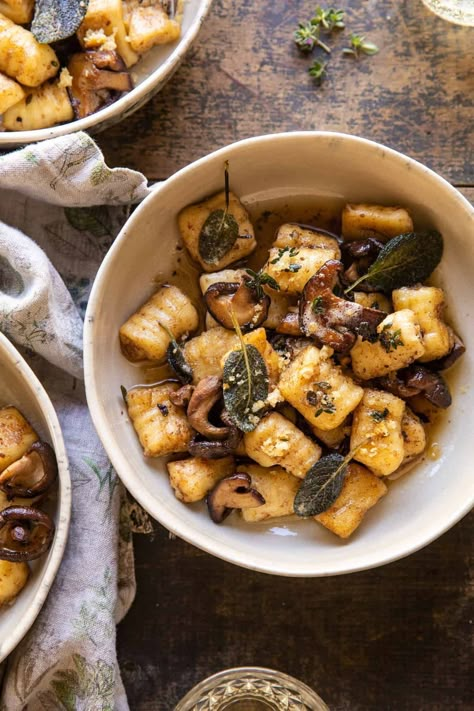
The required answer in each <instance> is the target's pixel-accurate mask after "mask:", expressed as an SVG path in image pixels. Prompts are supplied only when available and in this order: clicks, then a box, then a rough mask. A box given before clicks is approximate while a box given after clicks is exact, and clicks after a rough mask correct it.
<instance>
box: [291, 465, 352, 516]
mask: <svg viewBox="0 0 474 711" xmlns="http://www.w3.org/2000/svg"><path fill="white" fill-rule="evenodd" d="M348 463H349V462H348V458H347V457H345V458H344V457H343V456H342V455H341V454H328V455H327V456H326V457H322V458H321V459H320V460H319V461H318V462H316V464H313V466H312V467H311V469H309V471H308V473H307V474H306V477H305V479H304V481H303V483H302V485H301V486H300V488H299V490H298V493H297V494H296V497H295V503H294V511H295V514H297V515H298V516H317V515H318V514H320V513H323V511H327V509H328V508H330V506H332V505H333V503H334V502H335V501H336V499H337V497H338V496H339V494H340V493H341V489H342V485H343V483H344V478H345V476H346V471H347V465H348Z"/></svg>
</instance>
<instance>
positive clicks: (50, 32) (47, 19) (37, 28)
mask: <svg viewBox="0 0 474 711" xmlns="http://www.w3.org/2000/svg"><path fill="white" fill-rule="evenodd" d="M88 4H89V2H88V0H81V2H78V1H77V0H36V3H35V15H34V17H33V22H32V23H31V32H32V33H33V34H34V36H35V37H36V39H37V40H38V42H42V43H44V44H50V43H51V42H58V41H59V40H63V39H66V38H67V37H72V35H73V34H74V33H75V31H76V30H77V28H78V27H79V25H80V24H81V22H82V20H83V19H84V17H85V14H86V12H87V6H88Z"/></svg>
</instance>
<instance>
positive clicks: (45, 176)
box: [0, 133, 149, 711]
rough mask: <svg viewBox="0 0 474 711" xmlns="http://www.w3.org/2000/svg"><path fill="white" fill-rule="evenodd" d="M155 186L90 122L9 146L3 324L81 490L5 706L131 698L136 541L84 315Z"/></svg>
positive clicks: (84, 709)
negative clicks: (125, 228)
mask: <svg viewBox="0 0 474 711" xmlns="http://www.w3.org/2000/svg"><path fill="white" fill-rule="evenodd" d="M148 193H149V188H148V187H147V183H146V179H145V178H144V176H143V175H141V174H140V173H137V172H135V171H132V170H127V169H123V168H115V169H110V168H109V167H108V166H107V165H106V164H105V162H104V158H103V155H102V153H101V152H100V150H99V149H98V147H97V145H96V144H95V143H94V141H93V140H92V139H91V138H90V137H89V136H87V135H86V134H84V133H76V134H73V135H69V136H65V137H62V138H59V139H54V140H50V141H45V142H43V143H41V144H36V145H33V146H29V147H27V148H24V149H22V150H19V151H16V152H13V153H9V154H6V155H3V156H0V330H1V331H2V332H3V333H4V334H6V335H7V336H8V337H9V338H10V339H11V340H12V341H14V342H15V343H16V344H17V345H18V346H20V347H21V350H22V352H23V353H24V354H25V357H26V358H27V360H28V362H29V364H30V365H31V366H32V368H33V369H34V370H35V372H36V373H37V375H38V376H39V378H40V380H41V382H42V383H43V385H44V386H45V388H46V390H47V392H48V394H49V395H50V397H51V399H52V402H53V405H54V406H55V408H56V411H57V413H58V416H59V420H60V423H61V426H62V429H63V434H64V438H65V441H66V448H67V450H68V455H69V463H70V470H71V477H72V490H73V494H72V519H71V528H70V533H69V540H68V544H67V549H66V553H65V556H64V559H63V562H62V565H61V568H60V570H59V573H58V575H57V577H56V580H55V583H54V585H53V587H52V589H51V591H50V594H49V597H48V599H47V601H46V603H45V605H44V607H43V609H42V611H41V613H40V615H39V617H38V619H37V621H36V623H35V625H34V626H33V628H32V629H31V631H30V632H29V633H28V634H27V636H26V637H25V638H24V640H23V641H22V642H21V643H20V645H19V646H18V647H17V649H16V650H15V651H14V652H13V653H12V654H11V655H10V657H9V658H8V660H7V664H6V667H4V670H3V671H4V680H3V688H2V691H1V693H0V710H1V711H23V710H24V711H26V710H27V711H126V710H127V709H128V704H127V700H126V695H125V691H124V688H123V685H122V681H121V677H120V672H119V669H118V665H117V657H116V651H115V625H116V623H117V622H118V621H119V620H120V619H121V618H122V617H123V615H124V614H125V613H126V611H127V610H128V608H129V606H130V604H131V602H132V600H133V596H134V593H135V578H134V569H133V551H132V547H131V546H132V544H131V534H130V530H129V526H128V516H127V510H126V506H125V496H124V492H123V489H122V487H121V485H120V484H119V482H118V479H117V476H116V474H115V472H114V471H113V469H112V466H111V465H110V463H109V461H108V459H107V457H106V455H105V452H104V450H103V449H102V446H101V444H100V442H99V439H98V437H97V435H96V433H95V430H94V428H93V425H92V422H91V420H90V417H89V414H88V410H87V405H86V400H85V395H84V387H83V383H82V382H81V380H82V317H83V315H84V311H85V307H86V304H87V298H88V295H89V290H90V287H91V284H92V281H93V279H94V276H95V273H96V271H97V268H98V266H99V264H100V262H101V260H102V258H103V257H104V255H105V253H106V252H107V250H108V248H109V246H110V244H111V242H112V241H113V239H114V237H115V235H116V234H117V232H118V230H119V229H120V227H121V226H122V224H123V222H124V220H125V219H126V217H127V215H128V212H129V209H130V205H131V204H133V203H136V202H138V201H140V200H141V199H143V198H144V197H146V195H147V194H148ZM26 235H28V236H26ZM53 265H54V266H53ZM0 614H1V613H0Z"/></svg>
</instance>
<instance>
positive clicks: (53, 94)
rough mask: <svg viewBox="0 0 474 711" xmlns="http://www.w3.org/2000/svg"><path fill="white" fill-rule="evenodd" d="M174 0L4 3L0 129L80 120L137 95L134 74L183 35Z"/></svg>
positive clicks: (0, 9)
mask: <svg viewBox="0 0 474 711" xmlns="http://www.w3.org/2000/svg"><path fill="white" fill-rule="evenodd" d="M181 15H182V12H181V2H176V3H175V2H174V1H172V0H170V1H168V0H161V1H159V0H158V1H157V2H155V1H154V0H81V2H80V3H78V2H76V1H75V0H66V1H65V0H62V1H61V2H60V3H59V2H56V0H52V1H51V0H50V1H49V2H45V0H0V130H4V131H31V130H34V129H40V128H48V127H50V126H54V125H55V124H59V123H66V122H68V121H72V120H73V119H74V118H76V119H80V118H84V117H85V116H89V115H90V114H92V113H94V112H96V111H98V110H99V109H101V108H103V107H104V106H106V105H108V104H110V103H112V102H114V101H116V100H117V99H118V98H119V97H120V96H121V95H122V94H123V93H124V92H128V91H130V90H131V89H132V88H133V82H132V76H131V74H130V71H129V70H130V68H131V67H133V66H134V65H135V64H136V63H137V62H138V61H139V59H140V58H141V57H142V56H143V55H144V54H146V53H147V52H148V51H149V50H150V49H151V48H152V47H153V46H155V45H159V44H168V43H170V42H174V41H175V40H177V39H178V38H179V37H180V33H181Z"/></svg>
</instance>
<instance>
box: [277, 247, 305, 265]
mask: <svg viewBox="0 0 474 711" xmlns="http://www.w3.org/2000/svg"><path fill="white" fill-rule="evenodd" d="M299 253H300V251H299V249H296V247H279V248H278V257H275V259H272V261H271V262H270V264H276V263H277V262H279V261H280V259H281V258H282V257H283V256H285V254H288V256H289V257H296V256H298V254H299Z"/></svg>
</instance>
